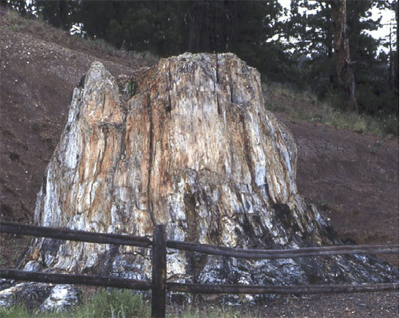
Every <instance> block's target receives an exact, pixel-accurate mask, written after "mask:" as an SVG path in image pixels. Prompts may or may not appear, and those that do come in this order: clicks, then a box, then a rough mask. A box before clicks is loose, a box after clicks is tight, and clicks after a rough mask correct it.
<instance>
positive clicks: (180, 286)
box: [167, 283, 399, 295]
mask: <svg viewBox="0 0 400 318" xmlns="http://www.w3.org/2000/svg"><path fill="white" fill-rule="evenodd" d="M167 286H168V290H169V291H174V292H185V293H195V294H253V295H254V294H320V293H325V294H329V293H331V294H333V293H363V292H372V291H374V292H377V291H397V290H398V289H399V284H398V283H381V284H361V285H351V284H315V285H298V286H257V285H239V284H224V285H209V284H188V283H167Z"/></svg>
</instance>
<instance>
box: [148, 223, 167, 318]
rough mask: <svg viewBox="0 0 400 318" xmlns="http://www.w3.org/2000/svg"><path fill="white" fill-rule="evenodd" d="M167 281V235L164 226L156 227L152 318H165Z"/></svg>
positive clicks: (154, 236)
mask: <svg viewBox="0 0 400 318" xmlns="http://www.w3.org/2000/svg"><path fill="white" fill-rule="evenodd" d="M166 280H167V235H166V233H165V227H164V225H156V226H155V227H154V232H153V273H152V283H153V287H152V292H151V317H153V318H155V317H157V318H160V317H161V318H164V317H165V296H166Z"/></svg>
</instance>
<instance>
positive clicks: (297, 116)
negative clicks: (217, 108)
mask: <svg viewBox="0 0 400 318" xmlns="http://www.w3.org/2000/svg"><path fill="white" fill-rule="evenodd" d="M262 87H263V94H264V98H265V104H266V107H267V109H268V110H271V111H273V112H281V113H284V114H286V115H287V116H288V117H289V118H290V119H291V120H305V121H309V122H318V123H322V124H325V125H328V126H331V127H335V128H337V129H344V130H352V131H356V132H359V133H370V134H378V135H392V136H395V137H398V136H399V123H398V118H397V117H395V116H390V115H389V116H381V117H380V118H378V117H373V116H368V115H365V114H357V113H353V112H346V111H342V110H340V109H338V107H337V104H338V103H339V101H338V99H337V97H336V96H334V95H332V96H331V97H330V98H329V100H328V101H325V102H321V101H319V100H318V98H317V97H316V96H315V95H313V94H312V93H309V92H298V91H295V90H293V89H292V88H289V87H287V86H285V85H283V84H280V83H270V84H268V85H267V84H265V83H263V84H262Z"/></svg>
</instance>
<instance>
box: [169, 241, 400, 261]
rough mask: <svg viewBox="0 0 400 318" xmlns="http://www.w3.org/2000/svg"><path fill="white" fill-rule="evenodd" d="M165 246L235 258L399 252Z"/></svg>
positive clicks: (389, 248)
mask: <svg viewBox="0 0 400 318" xmlns="http://www.w3.org/2000/svg"><path fill="white" fill-rule="evenodd" d="M167 247H168V248H172V249H179V250H185V251H192V252H200V253H204V254H212V255H220V256H227V257H235V258H251V259H282V258H295V257H307V256H329V255H338V254H371V253H374V254H396V253H398V252H399V245H395V244H388V245H339V246H337V245H335V246H321V247H305V248H298V249H287V250H261V249H259V250H256V249H248V250H243V249H242V250H239V249H235V248H231V247H225V246H215V245H207V244H197V243H189V242H179V241H167Z"/></svg>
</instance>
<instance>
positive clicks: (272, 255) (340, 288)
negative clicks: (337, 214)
mask: <svg viewBox="0 0 400 318" xmlns="http://www.w3.org/2000/svg"><path fill="white" fill-rule="evenodd" d="M0 233H10V234H21V235H30V236H35V237H48V238H55V239H62V240H72V241H81V242H92V243H99V244H117V245H130V246H137V247H145V248H152V281H151V282H150V281H138V280H133V279H125V278H117V277H102V276H92V275H69V274H57V273H42V272H26V271H20V270H15V269H0V278H6V279H13V280H17V281H35V282H44V283H55V284H77V285H94V286H103V287H116V288H129V289H133V290H143V291H146V290H151V291H152V310H151V315H152V317H165V299H166V291H167V290H168V291H172V292H187V293H201V294H319V293H356V292H376V291H398V290H399V284H398V283H377V284H360V285H351V284H339V285H335V284H330V285H326V284H315V285H296V286H258V285H243V284H241V285H239V284H224V285H210V284H190V283H173V282H167V264H166V250H167V248H170V249H178V250H185V251H192V252H198V253H205V254H210V255H219V256H225V257H235V258H246V259H282V258H295V257H315V256H330V255H337V254H372V253H373V254H382V253H386V254H395V253H398V252H399V245H395V244H389V245H336V246H324V247H308V248H298V249H287V250H261V249H250V250H241V249H235V248H230V247H225V246H214V245H207V244H198V243H189V242H179V241H168V240H167V239H166V233H165V227H164V225H156V226H154V232H153V240H150V239H149V238H147V237H137V236H133V235H122V234H110V233H93V232H86V231H77V230H69V229H61V228H50V227H42V226H34V225H28V224H19V223H11V222H0Z"/></svg>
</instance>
